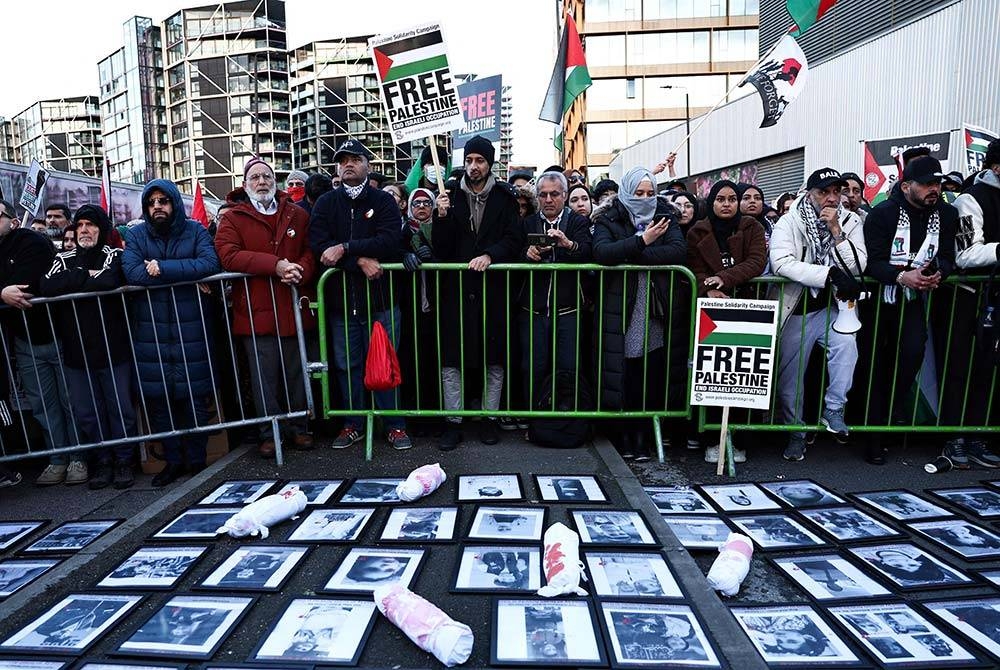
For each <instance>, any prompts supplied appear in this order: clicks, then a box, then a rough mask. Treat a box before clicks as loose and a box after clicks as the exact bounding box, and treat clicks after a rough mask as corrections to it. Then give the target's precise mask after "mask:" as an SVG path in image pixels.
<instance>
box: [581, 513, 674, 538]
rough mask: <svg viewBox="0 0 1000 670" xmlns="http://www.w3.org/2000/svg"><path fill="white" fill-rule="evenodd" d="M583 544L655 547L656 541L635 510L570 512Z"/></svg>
mask: <svg viewBox="0 0 1000 670" xmlns="http://www.w3.org/2000/svg"><path fill="white" fill-rule="evenodd" d="M570 514H571V516H572V517H573V521H574V522H575V523H576V530H577V532H578V533H579V534H580V542H581V543H582V544H591V545H602V544H616V545H617V544H620V545H626V544H628V545H655V544H656V543H657V542H656V539H655V538H654V537H653V533H652V532H651V531H650V530H649V526H647V525H646V521H645V520H644V519H643V518H642V515H641V514H639V512H636V511H634V510H607V511H605V510H589V509H587V510H580V509H578V510H570Z"/></svg>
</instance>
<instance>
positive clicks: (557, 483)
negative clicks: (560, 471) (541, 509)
mask: <svg viewBox="0 0 1000 670" xmlns="http://www.w3.org/2000/svg"><path fill="white" fill-rule="evenodd" d="M535 485H536V486H537V487H538V494H539V495H540V496H541V498H542V501H544V502H575V503H602V502H608V496H607V494H606V493H605V492H604V489H603V488H601V482H599V481H598V479H597V477H594V476H592V475H535Z"/></svg>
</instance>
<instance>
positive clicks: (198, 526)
mask: <svg viewBox="0 0 1000 670" xmlns="http://www.w3.org/2000/svg"><path fill="white" fill-rule="evenodd" d="M241 509H243V508H242V507H192V508H191V509H189V510H186V511H184V512H182V513H181V515H180V516H178V517H177V518H176V519H174V520H173V521H171V522H170V523H168V524H167V525H166V526H164V527H163V528H161V529H160V530H158V531H156V533H155V534H154V535H153V539H154V540H210V539H212V538H214V537H215V536H216V534H217V532H216V531H218V530H219V528H221V527H222V526H223V525H224V524H225V523H226V521H228V520H229V517H231V516H232V515H234V514H236V513H237V512H239V511H240V510H241Z"/></svg>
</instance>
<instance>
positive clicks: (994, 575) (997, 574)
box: [978, 569, 1000, 586]
mask: <svg viewBox="0 0 1000 670" xmlns="http://www.w3.org/2000/svg"><path fill="white" fill-rule="evenodd" d="M978 573H979V576H980V577H982V578H983V579H985V580H986V581H988V582H990V583H991V584H993V586H1000V569H997V570H979V571H978Z"/></svg>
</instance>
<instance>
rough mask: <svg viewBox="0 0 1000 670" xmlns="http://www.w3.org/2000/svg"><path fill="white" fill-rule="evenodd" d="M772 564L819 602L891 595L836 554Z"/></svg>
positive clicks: (785, 560) (805, 557) (791, 559)
mask: <svg viewBox="0 0 1000 670" xmlns="http://www.w3.org/2000/svg"><path fill="white" fill-rule="evenodd" d="M774 564H775V565H777V566H778V567H779V568H781V569H782V570H783V571H784V572H785V574H787V575H788V576H789V577H790V578H791V579H792V580H793V581H794V582H795V583H796V584H798V585H799V586H800V587H802V589H803V590H804V591H805V592H806V593H808V594H809V595H810V596H812V597H813V598H815V599H816V600H819V601H836V600H860V599H862V598H875V597H882V596H889V595H892V592H891V591H889V589H887V588H885V587H884V586H882V585H881V584H879V583H878V582H877V581H875V580H874V579H872V578H871V577H869V576H868V575H866V574H865V573H864V572H862V571H861V569H859V568H858V567H857V566H856V565H854V564H853V563H851V562H850V561H848V560H847V559H845V558H844V557H843V556H840V555H838V554H814V555H802V556H782V557H780V558H775V559H774Z"/></svg>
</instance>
